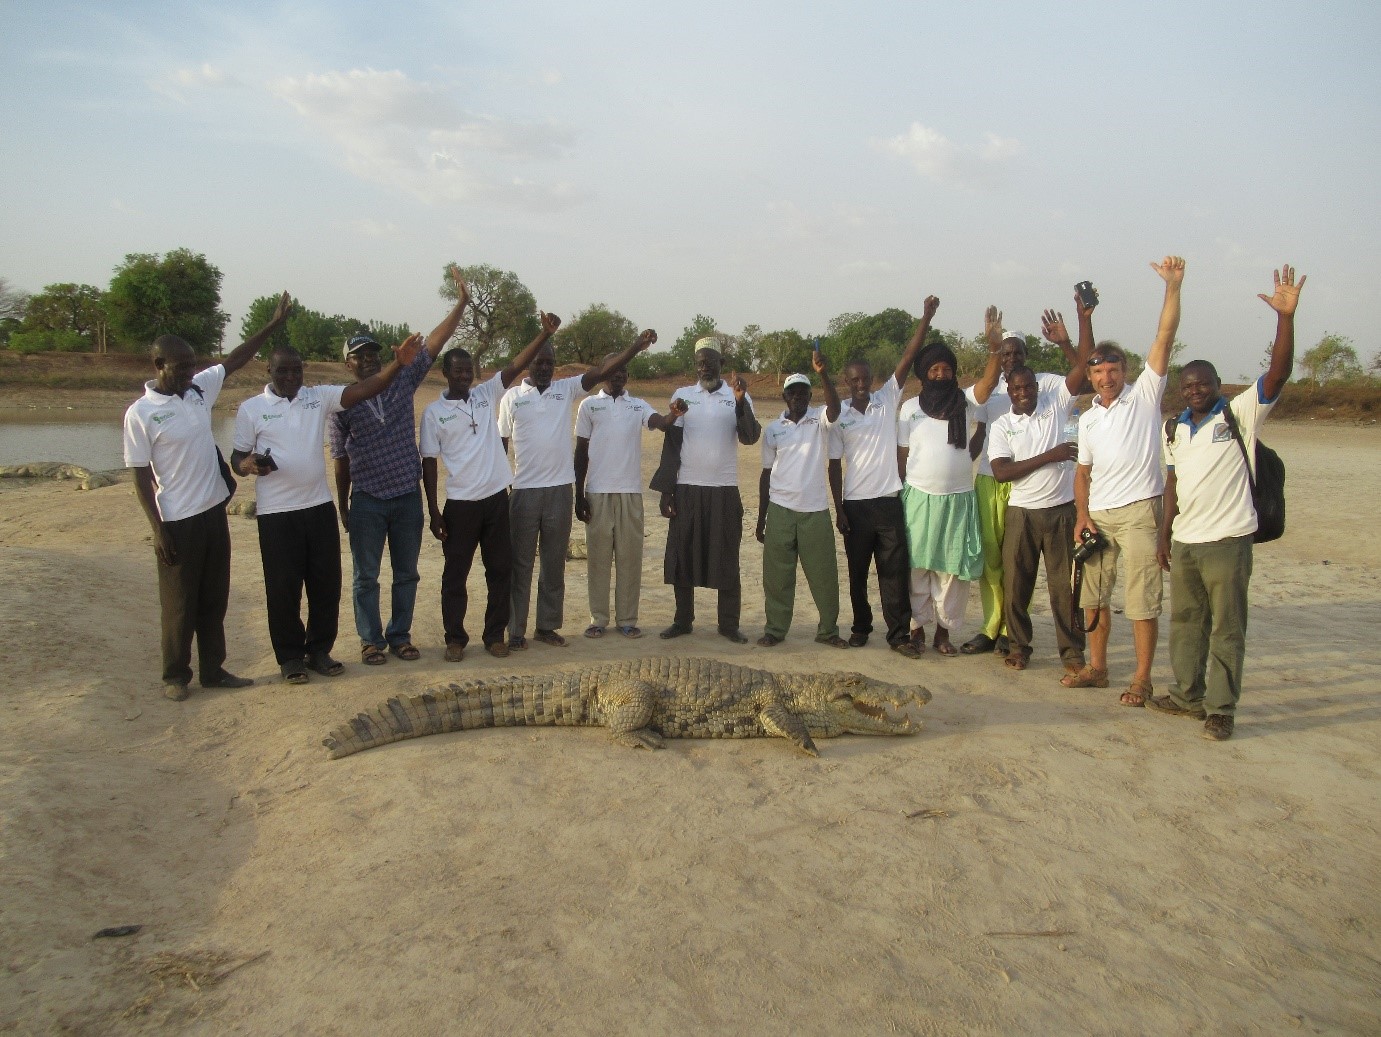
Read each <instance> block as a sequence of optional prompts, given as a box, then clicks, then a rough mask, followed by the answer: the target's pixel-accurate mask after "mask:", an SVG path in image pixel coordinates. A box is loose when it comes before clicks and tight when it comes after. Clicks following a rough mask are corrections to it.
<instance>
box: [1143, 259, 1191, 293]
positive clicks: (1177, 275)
mask: <svg viewBox="0 0 1381 1037" xmlns="http://www.w3.org/2000/svg"><path fill="white" fill-rule="evenodd" d="M1151 269H1152V270H1154V271H1155V272H1156V273H1158V274H1160V277H1161V280H1162V281H1164V282H1165V283H1166V284H1167V285H1168V286H1170V287H1172V288H1177V287H1179V285H1180V284H1182V283H1183V282H1184V257H1183V256H1166V257H1165V258H1164V259H1162V260H1161V261H1160V262H1159V263H1152V264H1151Z"/></svg>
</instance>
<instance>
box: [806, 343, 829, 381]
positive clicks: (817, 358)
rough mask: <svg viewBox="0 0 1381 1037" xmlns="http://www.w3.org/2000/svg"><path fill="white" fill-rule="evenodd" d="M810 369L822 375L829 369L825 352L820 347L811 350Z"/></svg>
mask: <svg viewBox="0 0 1381 1037" xmlns="http://www.w3.org/2000/svg"><path fill="white" fill-rule="evenodd" d="M810 369H811V370H812V371H814V372H815V373H816V374H818V375H821V376H822V377H823V376H824V374H825V372H826V371H827V370H828V369H829V362H828V361H826V360H825V354H824V353H822V352H820V350H818V349H812V350H811V351H810Z"/></svg>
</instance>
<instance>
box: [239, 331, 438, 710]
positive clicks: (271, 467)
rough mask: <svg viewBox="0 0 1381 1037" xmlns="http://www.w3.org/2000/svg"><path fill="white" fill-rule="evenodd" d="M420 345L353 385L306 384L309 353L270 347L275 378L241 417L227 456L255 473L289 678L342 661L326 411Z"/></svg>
mask: <svg viewBox="0 0 1381 1037" xmlns="http://www.w3.org/2000/svg"><path fill="white" fill-rule="evenodd" d="M421 345H422V336H421V335H411V336H409V337H408V339H407V340H406V341H405V342H403V343H402V344H401V345H399V347H398V349H397V350H396V351H395V352H394V354H393V359H392V360H391V361H390V362H389V363H388V365H387V366H386V367H385V368H384V369H383V370H381V371H379V372H378V373H377V374H373V375H370V376H369V377H368V378H366V379H364V380H363V381H359V382H355V383H354V384H353V385H314V386H308V387H304V386H303V385H302V357H301V356H300V355H299V354H298V352H297V350H295V349H293V348H291V347H290V346H283V347H280V348H278V349H275V350H274V351H273V352H272V353H271V354H269V384H268V385H267V386H265V387H264V391H263V392H262V393H260V394H259V395H258V396H254V397H251V398H250V399H248V400H245V402H244V403H242V404H240V410H239V413H238V414H236V416H235V440H234V444H235V449H234V452H232V453H231V455H230V463H231V465H232V466H233V467H234V468H235V470H236V471H238V472H239V473H240V474H241V475H253V476H255V477H256V482H255V486H254V494H255V516H256V518H257V520H258V523H259V557H260V560H261V561H262V563H263V566H264V597H265V599H266V601H267V604H268V617H269V641H270V642H272V644H273V654H274V657H275V658H276V659H277V660H278V666H279V669H280V670H281V672H282V674H283V679H284V680H285V681H286V682H287V683H289V684H305V683H306V682H307V670H308V669H311V670H315V671H316V672H317V673H319V674H322V675H323V676H326V677H334V676H336V675H337V674H339V673H340V672H341V671H342V670H344V669H345V667H344V666H343V665H341V664H340V663H339V662H337V661H336V660H335V659H333V658H331V649H332V647H334V645H335V643H336V629H337V623H338V621H339V618H340V530H339V529H337V528H336V508H335V505H334V504H333V503H332V500H331V490H330V487H328V486H327V485H326V458H325V454H324V452H323V449H322V448H323V445H324V443H325V440H326V422H327V419H328V418H330V416H331V415H332V414H338V413H340V412H341V411H343V410H345V409H346V408H347V407H353V406H354V405H355V404H357V403H362V402H363V401H365V400H370V399H373V398H374V397H376V396H378V395H379V394H380V393H381V392H383V391H384V390H385V389H387V388H388V387H389V386H390V385H392V384H393V382H394V380H395V379H396V378H397V377H398V376H399V374H401V373H402V371H403V370H404V369H406V368H407V367H408V365H409V364H411V363H413V362H414V361H415V360H416V359H417V353H418V351H419V350H420V349H421ZM304 587H305V588H306V591H307V624H306V626H305V627H304V626H303V624H302V615H301V609H302V591H303V588H304Z"/></svg>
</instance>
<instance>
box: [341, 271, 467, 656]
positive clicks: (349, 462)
mask: <svg viewBox="0 0 1381 1037" xmlns="http://www.w3.org/2000/svg"><path fill="white" fill-rule="evenodd" d="M449 270H450V275H451V279H452V281H453V282H454V283H455V289H456V304H455V305H454V306H453V307H451V312H450V313H448V314H446V316H445V318H444V319H443V320H442V321H441V323H440V324H438V325H437V326H436V327H435V328H433V329H432V333H431V334H430V335H428V336H427V341H426V348H425V349H422V350H420V351H419V352H418V354H417V359H416V360H414V361H413V363H412V366H411V367H409V368H408V369H407V370H406V371H404V372H403V373H402V374H400V375H399V376H398V379H397V380H396V381H395V382H394V383H393V384H392V385H390V386H389V387H388V388H387V389H386V390H385V391H384V392H382V393H380V394H379V395H378V396H376V397H374V398H373V399H371V400H369V401H367V402H365V403H363V404H361V405H360V406H358V407H351V408H350V409H348V410H344V411H341V412H340V413H339V414H336V415H334V416H333V417H332V418H331V420H330V422H328V423H327V428H328V430H329V431H330V438H331V457H332V458H333V459H334V461H335V468H336V494H337V496H338V498H339V500H340V524H341V526H342V527H343V528H344V529H345V531H346V532H347V533H348V534H349V535H350V556H351V558H352V559H353V560H354V568H355V578H354V582H353V584H352V587H351V594H350V596H351V600H352V601H353V602H354V606H355V632H356V633H357V634H359V636H360V657H361V659H362V660H363V661H364V662H365V663H366V664H367V665H370V666H380V665H382V664H384V663H386V662H388V656H387V655H385V654H384V650H385V649H387V650H388V651H390V652H392V653H393V654H394V655H395V656H397V657H398V658H399V659H403V660H406V661H409V662H411V661H412V660H415V659H417V658H419V657H420V656H421V653H420V652H419V651H418V650H417V648H416V646H415V645H413V643H412V610H413V605H414V603H415V602H416V600H417V580H418V577H417V558H418V555H419V554H420V553H421V550H422V494H421V493H420V491H419V490H418V488H417V482H418V480H419V479H420V478H421V477H422V467H421V462H420V461H419V460H418V456H417V442H416V425H415V422H414V420H413V403H412V401H413V397H414V396H415V395H416V394H417V387H418V386H419V385H421V384H422V379H423V378H425V377H426V376H427V372H428V371H430V370H431V366H432V362H433V361H434V360H435V359H436V357H437V355H438V354H439V353H440V352H441V349H442V347H443V346H445V345H446V343H447V342H449V341H450V340H451V336H452V335H454V334H455V330H456V327H457V326H458V325H459V324H460V317H461V313H462V312H463V311H464V309H465V304H466V303H468V302H469V301H470V295H469V292H468V291H467V289H466V286H465V281H464V280H463V279H462V278H461V276H460V270H459V268H457V267H456V266H454V265H452V266H451V267H450V268H449ZM381 348H382V347H381V346H380V345H379V343H377V342H375V341H374V339H373V338H372V337H371V336H369V335H355V336H353V337H351V338H350V340H349V341H347V342H346V343H345V366H346V367H347V368H349V369H350V373H351V374H353V375H354V376H355V380H356V381H357V382H358V381H363V380H365V379H367V378H370V377H372V376H373V375H375V374H377V373H378V371H379V369H380V367H381V366H382V365H381V364H380V363H379V355H380V351H381ZM385 543H387V544H388V556H389V565H390V566H391V567H392V569H393V592H392V595H391V603H390V609H389V612H390V615H389V619H388V626H387V628H385V627H384V626H383V622H382V620H381V619H380V617H379V566H380V564H381V563H382V562H383V557H384V544H385Z"/></svg>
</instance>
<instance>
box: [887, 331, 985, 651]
mask: <svg viewBox="0 0 1381 1037" xmlns="http://www.w3.org/2000/svg"><path fill="white" fill-rule="evenodd" d="M984 325H985V333H986V336H987V339H988V364H987V367H985V368H984V370H983V376H982V377H981V378H979V380H978V382H977V384H975V385H974V386H973V387H972V388H970V389H969V390H968V391H967V392H965V391H964V390H962V389H960V388H959V382H958V381H957V380H956V375H957V373H958V367H959V365H958V361H957V360H956V359H955V356H954V352H953V351H952V350H951V349H950V348H949V347H948V346H947V345H945V344H944V343H942V342H940V343H935V344H933V345H930V346H927V347H925V348H924V349H922V350H921V351H920V353H919V354H917V356H916V361H915V371H916V377H918V378H919V379H920V380H921V394H920V396H918V397H916V398H915V399H913V400H908V401H907V402H906V403H905V404H904V405H903V406H902V409H901V413H900V414H899V415H898V416H897V441H898V443H901V444H905V445H904V446H902V448H901V459H902V463H903V464H904V465H905V470H906V486H905V487H904V488H903V489H902V506H903V508H904V509H905V510H906V533H907V548H908V552H909V554H910V557H911V618H912V621H913V622H914V623H915V629H914V630H912V632H911V645H912V647H913V648H915V649H916V651H917V652H918V653H919V652H923V651H924V650H925V626H926V624H927V623H932V622H933V623H934V624H935V638H934V641H933V642H932V643H933V644H934V646H935V651H937V652H938V653H939V654H940V655H944V656H952V655H955V654H957V653H958V649H957V648H955V646H954V644H953V642H952V641H951V640H950V633H951V631H954V630H957V629H958V628H959V626H960V624H962V623H963V620H964V609H965V607H966V606H967V605H968V600H969V584H970V582H972V581H973V580H976V579H977V578H978V576H979V574H980V573H981V572H982V571H983V545H982V541H981V540H980V538H979V530H978V503H977V500H976V498H975V495H974V492H973V462H972V458H970V456H969V425H970V423H971V422H972V421H973V418H974V415H975V413H976V409H977V408H978V407H979V406H981V405H982V404H983V403H984V402H985V401H986V400H987V399H988V397H989V396H990V395H991V394H992V391H993V386H994V385H996V384H997V375H998V350H999V347H1000V346H1001V345H1002V314H1000V313H999V312H998V310H997V307H995V306H989V307H988V310H987V313H986V315H985V320H984Z"/></svg>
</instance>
